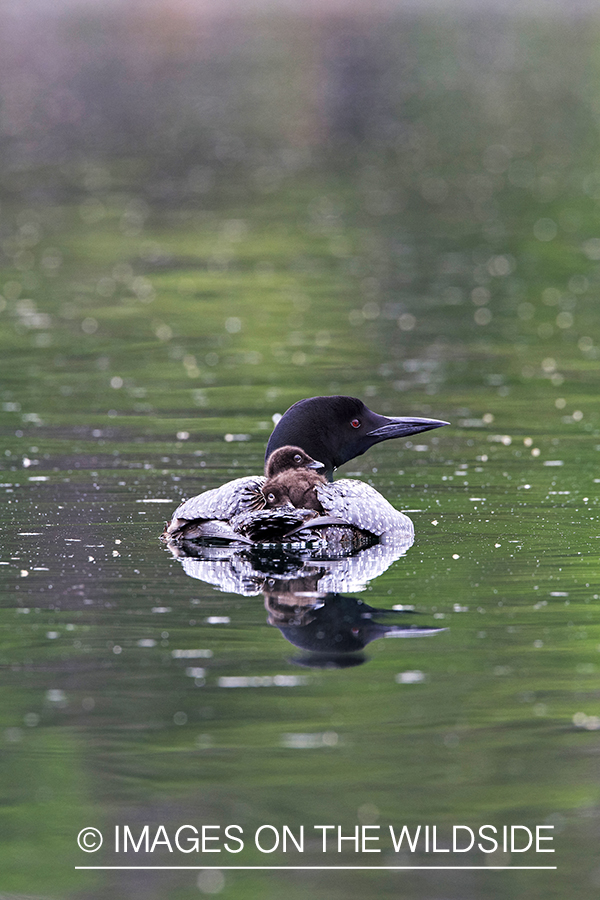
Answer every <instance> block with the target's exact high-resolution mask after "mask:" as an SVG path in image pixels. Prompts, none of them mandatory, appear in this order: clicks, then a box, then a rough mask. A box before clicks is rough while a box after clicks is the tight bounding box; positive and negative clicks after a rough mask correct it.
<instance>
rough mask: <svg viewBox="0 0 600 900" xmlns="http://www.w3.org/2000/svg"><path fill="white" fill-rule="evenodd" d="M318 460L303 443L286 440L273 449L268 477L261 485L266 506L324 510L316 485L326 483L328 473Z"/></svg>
mask: <svg viewBox="0 0 600 900" xmlns="http://www.w3.org/2000/svg"><path fill="white" fill-rule="evenodd" d="M322 468H323V463H321V462H318V461H317V460H315V459H313V458H312V456H309V455H308V453H305V452H304V450H302V448H301V447H292V446H290V445H289V444H286V445H285V446H283V447H279V449H278V450H274V451H273V453H271V455H270V456H269V458H268V459H267V462H266V465H265V476H266V479H267V480H266V481H265V483H264V484H263V486H262V488H261V495H262V496H263V497H264V499H265V506H267V507H268V508H269V509H273V508H275V507H279V506H286V505H289V506H295V507H297V508H298V509H314V510H316V511H317V512H320V513H321V514H322V513H323V512H324V510H323V507H322V506H321V504H320V503H319V501H318V499H317V495H316V493H315V487H316V485H317V484H326V483H327V482H326V480H325V477H324V476H323V475H319V473H318V472H316V471H315V469H322Z"/></svg>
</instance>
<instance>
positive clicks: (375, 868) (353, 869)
mask: <svg viewBox="0 0 600 900" xmlns="http://www.w3.org/2000/svg"><path fill="white" fill-rule="evenodd" d="M75 868H76V869H102V870H106V869H136V870H137V869H143V870H145V871H153V870H154V869H156V870H159V869H160V870H166V869H169V870H171V869H194V870H202V871H204V870H205V869H215V870H217V871H218V872H229V871H232V870H235V871H243V870H246V871H248V870H251V869H252V870H254V869H262V870H266V871H268V870H269V869H277V870H283V871H285V870H286V869H289V870H290V871H303V870H307V871H308V870H310V871H311V872H314V871H325V870H327V871H338V870H339V871H340V872H358V871H361V872H364V871H369V872H377V871H379V870H381V871H382V872H384V871H385V872H407V871H414V870H419V869H434V870H435V869H440V870H442V869H447V870H453V869H463V870H465V869H468V870H475V869H481V870H483V871H488V870H492V869H493V870H496V871H499V870H506V869H521V870H527V871H534V870H535V871H537V870H539V869H557V868H558V866H75Z"/></svg>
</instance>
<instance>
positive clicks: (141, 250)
mask: <svg viewBox="0 0 600 900" xmlns="http://www.w3.org/2000/svg"><path fill="white" fill-rule="evenodd" d="M0 47H1V50H2V52H1V53H0V72H1V77H0V160H1V171H0V248H1V250H0V295H1V296H0V395H1V396H0V402H1V412H0V461H1V464H2V473H1V477H2V483H1V484H0V489H2V491H3V493H4V497H5V503H4V504H3V506H2V512H1V513H0V523H1V526H2V535H3V540H2V553H1V559H0V586H1V590H2V594H1V601H0V602H1V609H0V626H1V628H2V644H1V649H0V663H1V664H2V682H3V691H2V699H1V700H0V726H1V729H0V745H1V747H2V759H3V787H2V798H3V803H2V806H0V839H1V840H2V844H3V847H2V866H1V871H0V892H1V893H2V896H3V897H7V898H8V897H10V898H17V897H22V896H24V895H27V896H28V897H40V898H41V897H44V898H47V897H52V898H67V897H68V898H77V900H104V898H105V897H109V896H115V895H117V896H120V897H131V898H137V897H138V896H139V897H144V898H145V900H148V898H151V900H153V898H166V897H169V898H182V900H187V898H188V897H192V896H198V894H210V893H214V894H220V895H221V896H222V897H223V898H230V897H231V898H241V897H243V898H254V897H257V898H258V897H260V898H271V897H273V898H276V897H280V896H281V894H282V893H283V892H285V893H286V895H287V896H289V897H290V898H295V897H305V896H306V893H307V891H310V893H311V895H313V896H315V897H319V898H320V897H323V898H325V897H327V898H328V900H329V898H337V897H344V898H354V897H357V898H358V897H363V896H365V895H368V896H373V897H378V898H379V897H380V898H387V897H403V898H411V900H413V898H415V900H430V898H431V900H438V898H440V900H441V898H444V900H448V898H452V900H454V898H457V900H458V898H460V900H465V898H471V897H472V898H478V900H481V898H486V900H488V898H489V900H496V898H505V897H506V898H510V897H514V896H515V895H518V896H520V897H523V898H527V900H530V898H531V900H534V898H535V900H537V898H542V897H543V898H549V897H550V898H554V897H556V898H561V900H562V898H563V897H565V896H569V897H571V898H574V900H579V898H581V900H583V898H585V900H587V898H589V897H590V896H592V895H593V893H594V892H595V891H597V889H598V885H599V884H600V860H599V859H598V850H597V848H598V837H599V806H598V765H597V755H598V754H597V748H598V733H597V732H598V730H599V729H600V704H599V693H598V671H599V663H598V650H599V649H600V629H599V627H598V613H597V610H598V604H599V596H600V579H599V574H600V572H599V569H600V566H599V561H598V541H599V540H600V534H598V533H597V532H598V531H599V522H598V483H599V482H600V472H599V471H598V451H599V450H600V418H599V411H598V402H597V395H598V366H599V364H598V360H599V358H600V349H599V348H600V335H599V327H598V323H599V314H598V291H599V286H600V207H599V201H600V158H599V153H598V132H599V127H600V82H599V71H600V69H599V66H600V22H599V21H598V18H597V10H596V9H595V6H594V4H590V5H589V6H588V5H586V4H585V3H582V4H578V5H577V6H575V7H574V6H572V5H570V6H569V8H568V9H567V7H566V6H563V5H561V4H558V3H556V4H555V3H547V4H541V5H540V4H537V5H535V7H530V6H529V5H528V4H524V5H523V4H519V5H516V4H515V5H514V7H513V6H512V5H511V4H497V5H496V4H494V3H489V4H488V3H486V4H453V3H447V4H443V3H440V4H436V5H433V4H425V5H423V6H421V5H419V4H410V5H409V6H405V5H404V4H400V3H398V4H395V3H387V4H377V5H372V4H369V5H368V6H367V5H362V4H347V5H329V4H328V3H321V4H319V5H318V7H317V6H312V5H310V6H307V7H302V8H300V7H295V6H294V5H284V4H280V5H277V4H271V5H270V6H268V7H265V8H260V7H259V6H257V7H255V8H253V11H252V12H251V13H250V12H249V11H248V10H247V9H246V8H244V7H242V6H237V5H235V4H231V5H228V6H226V7H225V6H219V7H218V8H217V7H216V6H215V7H212V6H211V5H210V4H207V5H196V4H192V3H189V4H186V3H177V4H176V3H168V2H156V3H135V4H132V3H129V4H125V3H120V2H117V0H115V2H114V3H112V4H109V5H108V6H106V7H103V8H100V6H99V5H96V4H94V3H91V2H90V3H87V4H83V3H70V4H53V5H50V4H39V3H33V2H31V3H21V4H15V3H5V4H3V6H2V8H1V9H0ZM328 393H346V394H350V395H353V396H359V397H361V398H362V399H363V400H365V402H366V403H367V404H368V405H369V406H371V407H372V408H373V409H375V410H376V411H377V412H380V413H387V414H390V415H394V414H397V415H403V414H404V415H406V414H413V415H425V416H434V417H439V418H442V419H447V420H450V421H451V423H452V426H451V428H444V429H442V430H440V431H436V432H433V433H431V434H426V435H423V436H422V438H423V439H422V440H421V436H419V437H418V439H417V440H414V441H412V442H411V441H404V442H400V441H398V442H388V443H386V444H382V445H379V446H378V447H376V448H374V449H373V450H372V451H370V452H369V454H368V455H367V456H366V457H361V458H360V459H359V460H356V461H355V462H352V463H350V464H349V465H348V466H346V471H345V472H343V473H340V474H346V475H347V474H348V473H349V472H351V473H352V474H353V475H356V476H358V477H362V478H363V479H364V480H368V481H369V482H370V483H371V484H373V485H374V486H375V487H376V488H377V489H378V490H380V491H381V492H382V493H383V494H384V495H385V496H386V497H387V498H388V499H389V500H390V502H392V503H394V505H396V506H397V507H399V508H402V509H407V510H411V512H410V515H411V517H412V518H413V520H414V523H415V530H416V535H417V537H416V542H415V545H414V546H413V547H412V548H411V549H410V550H409V552H408V554H407V555H406V557H404V558H402V559H400V560H398V561H397V562H396V563H394V565H393V566H392V567H390V569H388V570H387V571H386V572H385V573H384V574H383V575H382V576H381V578H379V579H377V580H376V581H374V582H373V583H372V584H371V585H369V588H368V591H367V593H366V594H363V595H362V598H363V599H366V600H367V602H368V603H370V604H371V605H373V606H376V607H385V608H388V609H389V608H391V607H392V606H393V605H398V604H408V605H414V606H415V607H416V608H417V610H419V611H421V612H423V613H426V616H423V617H421V619H422V621H423V622H426V623H427V624H430V625H432V624H436V625H438V624H440V625H445V626H448V629H449V630H448V631H446V632H444V633H443V634H440V635H437V636H434V637H430V638H427V639H415V640H412V641H399V640H395V641H386V640H381V641H378V642H375V643H373V644H371V645H370V647H369V648H368V652H367V654H366V660H365V662H364V664H363V665H360V666H357V667H355V668H351V669H350V668H349V669H340V670H317V669H310V668H307V667H303V668H300V667H299V666H298V654H297V651H296V650H295V649H294V648H292V647H291V646H290V644H288V643H286V641H285V640H284V639H283V637H282V635H281V634H280V633H279V632H278V631H277V629H275V628H272V627H270V626H269V625H267V623H266V618H267V614H266V611H265V608H264V603H263V598H262V595H261V594H260V593H259V594H258V595H256V596H245V597H240V596H238V595H235V594H230V593H225V592H219V591H217V590H215V589H214V588H213V587H212V586H210V585H209V584H206V583H204V582H201V581H197V580H194V579H192V578H189V577H187V576H186V574H185V572H184V570H183V569H182V567H181V565H180V563H179V562H178V561H177V560H174V559H171V557H170V555H169V554H168V553H167V551H166V550H165V549H164V548H162V547H161V545H160V544H159V542H158V540H157V536H158V534H159V533H160V531H161V529H162V524H163V521H164V519H165V518H167V517H168V516H170V514H171V512H172V510H173V508H174V507H175V506H176V505H177V503H178V502H179V500H180V499H181V498H182V497H186V496H191V495H193V494H195V493H198V492H199V491H201V490H203V489H206V488H210V487H215V486H217V485H219V484H221V483H222V482H223V481H225V480H227V479H229V478H232V477H236V476H238V475H245V474H250V473H252V472H259V471H261V470H262V465H263V454H264V447H265V444H266V441H267V438H268V435H269V433H270V430H271V428H272V416H273V415H274V414H276V413H282V412H284V411H285V409H286V408H287V407H288V406H289V405H290V404H291V403H293V402H294V401H296V400H297V399H300V398H301V397H307V396H313V395H317V394H328ZM184 650H188V651H191V650H196V651H198V652H200V651H202V653H201V654H200V655H199V656H197V657H192V658H191V659H192V662H191V663H190V658H189V657H185V656H182V654H181V653H179V654H178V652H177V651H184ZM202 654H203V655H202ZM198 667H200V668H203V669H204V670H205V671H204V675H202V676H201V677H199V676H197V675H194V674H193V670H194V669H195V668H198ZM407 673H408V674H407ZM411 673H412V674H411ZM415 673H416V674H415ZM276 675H284V676H289V678H288V680H287V681H286V680H285V679H284V681H281V679H279V680H278V681H277V680H274V678H275V676H276ZM403 675H404V676H405V677H403ZM227 677H236V678H238V679H240V678H241V679H242V681H243V679H246V682H245V683H246V684H247V686H246V687H239V688H235V689H226V688H225V687H224V684H225V683H226V682H223V681H221V680H220V679H222V678H227ZM255 677H256V678H259V679H260V678H263V679H266V680H264V681H263V682H262V686H258V684H259V682H257V681H254V682H253V681H252V679H253V678H255ZM411 678H412V680H411ZM269 679H270V680H269ZM239 683H241V682H239ZM188 822H189V823H191V824H195V825H196V826H197V827H199V826H201V825H202V824H220V825H225V824H229V823H232V822H237V823H238V824H240V825H242V826H243V827H244V830H245V832H246V833H248V834H250V833H251V832H252V831H253V830H254V829H256V828H257V827H259V826H260V825H262V824H265V823H267V822H269V823H272V824H274V825H276V826H277V827H280V828H281V827H282V826H283V825H284V824H287V825H289V826H290V828H293V829H297V828H298V827H299V825H300V824H304V825H305V826H306V827H307V828H310V827H312V825H313V824H317V823H326V822H329V823H331V824H334V823H335V824H341V825H342V826H343V827H344V829H345V831H346V833H352V832H353V829H354V826H355V825H356V824H357V823H359V824H380V825H381V826H382V829H384V830H385V829H387V825H388V824H393V825H394V826H395V827H400V826H401V825H402V824H407V825H410V826H411V827H415V826H416V825H417V824H419V823H421V824H423V825H425V824H430V825H437V826H438V828H439V829H440V832H442V831H443V830H444V829H448V828H449V827H451V825H453V824H466V825H470V826H472V827H475V828H477V827H479V826H480V825H482V824H489V823H491V824H495V825H497V826H501V825H504V824H509V825H510V824H522V825H528V826H530V827H531V826H533V825H535V824H549V825H553V826H554V827H555V842H554V846H555V847H556V853H555V854H554V855H553V856H552V857H551V858H550V854H548V855H547V856H545V858H544V859H542V860H541V862H540V860H539V858H535V859H534V858H533V857H532V855H531V854H523V858H521V857H519V856H518V855H517V854H513V855H512V858H510V859H508V858H507V857H506V856H505V855H502V854H501V855H500V857H498V855H496V854H494V855H493V857H486V856H485V855H483V854H478V853H477V852H476V851H475V852H473V853H472V854H464V855H463V856H462V857H461V858H460V859H459V860H458V863H462V864H463V865H473V866H475V865H483V866H488V867H489V866H492V865H505V864H513V865H526V864H530V865H533V864H535V863H538V864H549V863H548V862H547V860H548V859H549V858H550V864H556V865H557V866H558V869H557V871H552V872H532V871H529V872H525V871H512V872H500V871H493V870H490V871H479V870H472V871H453V872H452V871H444V872H443V873H442V872H432V871H425V870H423V871H421V872H402V873H393V872H379V873H368V872H358V873H348V872H334V873H331V872H309V871H305V872H288V873H286V872H279V871H278V872H245V873H244V872H229V871H223V872H220V873H213V872H210V871H207V870H204V871H200V872H161V873H158V872H143V871H128V872H115V871H108V872H101V873H89V872H81V871H76V870H75V868H74V867H75V866H79V865H93V864H97V865H103V864H104V865H110V864H116V863H119V862H121V863H122V858H116V856H115V855H111V854H110V852H109V850H108V849H107V848H106V847H105V848H104V849H103V850H102V851H101V852H100V853H98V854H96V855H88V854H84V853H83V852H81V851H80V850H78V848H77V844H76V837H77V833H78V832H79V831H80V829H81V828H83V827H85V826H88V825H93V826H95V827H98V828H100V829H102V830H103V831H104V833H105V838H106V839H107V836H108V835H109V834H110V833H111V830H112V828H113V827H114V825H115V824H120V825H124V824H129V825H130V827H131V828H132V829H138V830H139V829H141V828H142V827H143V825H144V824H149V825H150V826H151V827H152V828H154V827H157V826H158V825H159V824H164V825H165V827H166V828H168V829H169V832H170V833H171V834H172V833H173V832H174V830H176V828H177V827H178V826H179V825H182V824H186V823H188ZM446 833H447V832H446ZM107 842H108V839H107ZM242 856H243V858H242ZM525 857H526V858H525ZM373 859H374V857H372V856H369V855H368V854H365V855H359V857H358V858H355V857H354V854H351V853H349V852H347V853H345V854H341V855H340V857H339V858H338V856H337V854H331V857H330V856H329V855H328V856H327V857H326V858H323V856H322V854H320V853H319V852H318V846H315V845H314V844H313V845H311V847H310V848H309V852H307V853H306V855H305V858H303V859H301V862H302V863H306V864H311V865H319V864H323V863H324V862H326V863H328V864H332V865H333V864H341V863H342V862H343V863H344V864H345V865H350V864H354V863H359V864H362V865H373ZM219 862H222V863H224V860H222V859H219ZM230 862H232V864H236V863H237V864H247V865H260V864H272V865H275V864H279V865H284V864H286V863H290V862H292V860H290V859H286V858H285V857H284V856H283V855H282V854H280V855H278V854H272V855H270V856H268V857H267V856H265V855H261V854H259V853H258V852H257V851H256V850H255V849H253V847H252V846H249V847H248V848H247V852H246V851H245V852H244V854H240V857H239V858H237V857H236V858H234V859H233V860H230ZM375 862H376V863H377V864H379V863H381V865H389V866H391V865H410V864H412V863H414V864H419V865H428V864H429V865H435V864H439V865H442V864H448V863H447V859H446V858H445V857H444V856H443V855H441V854H438V855H436V856H432V855H426V854H423V853H420V854H416V855H415V856H414V857H413V856H412V855H409V854H393V853H389V852H386V853H382V854H381V856H380V857H377V858H375ZM452 862H453V863H457V860H456V859H455V858H453V859H452ZM127 863H128V864H130V865H135V864H136V863H138V864H141V865H144V864H145V865H156V864H159V863H160V864H163V865H168V864H169V863H173V864H175V863H176V864H180V865H186V864H187V865H202V864H206V865H215V863H214V856H210V855H206V854H205V855H203V856H202V858H201V859H197V858H196V857H195V855H193V854H190V856H189V857H183V858H182V855H179V857H178V858H177V859H176V860H175V859H173V858H172V857H170V856H169V854H168V853H163V854H160V857H159V855H158V854H154V855H148V856H143V857H142V855H137V856H135V855H133V854H129V856H128V857H127Z"/></svg>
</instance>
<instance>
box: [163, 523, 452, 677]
mask: <svg viewBox="0 0 600 900" xmlns="http://www.w3.org/2000/svg"><path fill="white" fill-rule="evenodd" d="M411 543H412V532H410V533H408V532H400V533H397V532H393V533H392V534H391V535H390V536H389V539H388V540H382V541H381V542H380V543H378V544H375V545H373V546H371V547H368V548H366V549H364V550H362V551H360V552H358V553H355V554H353V555H352V556H345V557H340V558H337V559H331V558H325V559H319V558H318V554H316V553H314V552H301V551H298V550H292V549H291V548H282V547H279V548H273V547H267V546H258V545H257V546H252V547H237V548H232V547H231V546H228V547H211V546H203V545H198V544H196V545H194V544H193V543H192V542H184V543H183V544H182V545H177V546H175V545H169V549H170V550H171V553H172V554H173V555H174V556H175V557H176V558H177V559H179V560H180V562H181V564H182V566H183V569H184V571H185V573H186V574H187V575H189V576H190V577H191V578H198V579H199V580H201V581H204V582H206V583H208V584H212V585H214V587H216V588H217V589H218V590H221V591H225V592H227V593H234V594H241V595H242V596H245V597H252V596H257V595H260V594H261V593H262V594H263V595H264V598H265V607H266V609H267V611H268V620H267V621H268V622H269V624H270V625H274V626H275V627H276V628H278V629H279V630H280V632H281V634H282V635H283V637H284V638H285V639H286V640H287V641H289V642H290V643H291V644H293V645H294V646H295V647H298V648H300V649H301V650H303V651H305V653H304V655H302V656H299V657H296V658H295V659H294V660H293V662H294V663H296V664H297V665H302V666H311V667H320V668H328V667H329V668H343V667H348V666H356V665H360V663H362V662H365V659H366V657H365V656H364V654H363V652H362V651H363V650H364V648H365V647H366V646H367V644H369V643H371V641H374V640H377V639H378V638H383V637H422V636H425V635H431V634H438V633H439V632H440V631H445V630H446V629H444V628H433V627H430V626H426V625H416V624H412V622H408V623H406V621H405V620H406V616H407V614H410V615H411V616H416V615H418V613H413V612H412V611H408V610H389V609H376V608H375V607H372V606H369V605H368V604H366V603H364V602H363V601H362V600H359V599H357V598H356V597H352V596H349V594H350V593H355V592H357V591H363V590H364V589H365V587H366V585H367V584H368V583H369V582H371V581H373V580H374V579H375V578H377V577H379V576H380V575H381V574H382V573H383V572H385V570H386V569H387V568H388V567H389V566H390V565H391V564H392V563H393V562H394V561H395V560H397V559H399V558H400V557H401V556H403V555H404V553H405V552H406V550H407V549H408V548H409V547H410V545H411ZM401 619H402V622H400V620H401Z"/></svg>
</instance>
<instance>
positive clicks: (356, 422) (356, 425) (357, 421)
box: [350, 419, 360, 428]
mask: <svg viewBox="0 0 600 900" xmlns="http://www.w3.org/2000/svg"><path fill="white" fill-rule="evenodd" d="M350 424H351V425H352V427H353V428H360V419H352V421H351V422H350Z"/></svg>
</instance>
